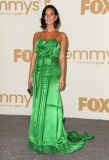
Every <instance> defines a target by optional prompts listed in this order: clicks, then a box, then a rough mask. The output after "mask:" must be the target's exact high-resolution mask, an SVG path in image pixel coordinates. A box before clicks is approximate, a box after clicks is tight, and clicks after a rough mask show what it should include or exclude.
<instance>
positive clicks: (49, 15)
mask: <svg viewBox="0 0 109 160" xmlns="http://www.w3.org/2000/svg"><path fill="white" fill-rule="evenodd" d="M44 18H45V23H46V25H52V24H53V25H54V22H55V21H56V20H57V16H56V15H55V13H54V10H53V9H52V8H47V9H46V11H45V16H44Z"/></svg>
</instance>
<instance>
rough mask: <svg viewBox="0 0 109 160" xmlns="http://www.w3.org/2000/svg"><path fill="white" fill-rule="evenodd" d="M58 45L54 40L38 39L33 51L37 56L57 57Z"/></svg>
mask: <svg viewBox="0 0 109 160" xmlns="http://www.w3.org/2000/svg"><path fill="white" fill-rule="evenodd" d="M59 50H60V44H59V42H58V41H57V40H56V38H52V39H49V40H43V39H42V38H38V40H37V42H36V47H35V51H36V53H37V56H47V57H59V53H60V52H59Z"/></svg>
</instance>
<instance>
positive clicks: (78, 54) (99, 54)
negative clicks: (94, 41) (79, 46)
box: [66, 50, 109, 60]
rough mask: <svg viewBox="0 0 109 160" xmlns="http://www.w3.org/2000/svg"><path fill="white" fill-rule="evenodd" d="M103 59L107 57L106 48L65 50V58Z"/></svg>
mask: <svg viewBox="0 0 109 160" xmlns="http://www.w3.org/2000/svg"><path fill="white" fill-rule="evenodd" d="M71 58H72V59H85V60H93V59H96V60H99V59H102V60H105V59H108V58H109V51H108V50H98V51H97V50H89V51H88V50H73V51H69V50H67V53H66V59H71Z"/></svg>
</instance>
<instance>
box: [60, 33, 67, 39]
mask: <svg viewBox="0 0 109 160" xmlns="http://www.w3.org/2000/svg"><path fill="white" fill-rule="evenodd" d="M59 34H60V36H61V37H64V38H66V37H67V35H66V33H65V32H59Z"/></svg>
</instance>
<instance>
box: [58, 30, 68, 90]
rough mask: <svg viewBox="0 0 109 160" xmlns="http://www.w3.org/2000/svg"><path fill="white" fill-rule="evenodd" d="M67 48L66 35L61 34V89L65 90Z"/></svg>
mask: <svg viewBox="0 0 109 160" xmlns="http://www.w3.org/2000/svg"><path fill="white" fill-rule="evenodd" d="M66 48H67V37H66V35H65V33H61V48H60V66H61V77H60V84H59V89H63V88H64V85H65V71H66V61H65V53H66Z"/></svg>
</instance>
